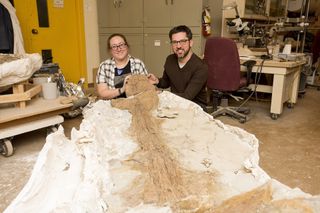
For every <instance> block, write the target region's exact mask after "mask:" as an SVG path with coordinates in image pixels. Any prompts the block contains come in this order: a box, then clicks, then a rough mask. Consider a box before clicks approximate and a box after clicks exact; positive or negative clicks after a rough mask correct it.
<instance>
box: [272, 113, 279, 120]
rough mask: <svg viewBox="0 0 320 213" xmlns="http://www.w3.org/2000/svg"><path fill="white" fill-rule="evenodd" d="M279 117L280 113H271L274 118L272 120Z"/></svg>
mask: <svg viewBox="0 0 320 213" xmlns="http://www.w3.org/2000/svg"><path fill="white" fill-rule="evenodd" d="M278 117H279V115H278V114H275V113H271V118H272V120H277V119H278Z"/></svg>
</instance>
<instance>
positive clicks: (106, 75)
mask: <svg viewBox="0 0 320 213" xmlns="http://www.w3.org/2000/svg"><path fill="white" fill-rule="evenodd" d="M129 62H130V68H131V73H132V74H141V75H147V74H148V71H147V69H146V68H145V65H144V63H143V62H142V61H141V60H140V59H137V58H134V57H132V56H130V55H129ZM115 68H116V62H115V60H114V58H111V59H107V60H105V61H104V62H102V63H101V64H100V66H99V70H98V74H97V76H96V82H97V84H100V83H106V84H107V85H108V87H109V88H110V89H114V88H115V86H114V76H115Z"/></svg>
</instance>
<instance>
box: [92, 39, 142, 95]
mask: <svg viewBox="0 0 320 213" xmlns="http://www.w3.org/2000/svg"><path fill="white" fill-rule="evenodd" d="M107 42H108V44H107V45H108V50H109V51H110V54H111V56H112V57H111V58H109V59H107V60H105V61H103V62H102V63H101V64H100V66H99V70H98V72H97V76H96V82H97V92H98V95H99V96H100V97H101V98H103V99H108V100H109V99H112V98H118V97H125V95H124V93H125V90H126V84H125V82H126V80H127V79H128V77H129V76H130V75H131V74H142V75H147V74H148V71H147V70H146V68H145V65H144V63H143V62H142V61H141V60H140V59H137V58H134V57H132V56H131V55H129V44H128V42H127V39H126V38H125V36H124V35H122V34H118V33H116V34H112V35H111V36H110V37H109V38H108V41H107Z"/></svg>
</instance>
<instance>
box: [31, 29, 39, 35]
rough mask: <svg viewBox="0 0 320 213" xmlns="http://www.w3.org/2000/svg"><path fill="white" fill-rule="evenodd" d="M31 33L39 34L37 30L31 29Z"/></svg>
mask: <svg viewBox="0 0 320 213" xmlns="http://www.w3.org/2000/svg"><path fill="white" fill-rule="evenodd" d="M31 33H32V34H35V35H37V34H38V33H39V32H38V30H37V29H32V30H31Z"/></svg>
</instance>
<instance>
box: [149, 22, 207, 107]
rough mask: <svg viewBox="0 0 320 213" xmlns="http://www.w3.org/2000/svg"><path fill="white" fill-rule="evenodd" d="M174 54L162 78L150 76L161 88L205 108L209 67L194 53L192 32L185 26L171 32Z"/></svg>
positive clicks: (169, 57)
mask: <svg viewBox="0 0 320 213" xmlns="http://www.w3.org/2000/svg"><path fill="white" fill-rule="evenodd" d="M169 38H170V41H171V48H172V51H173V54H171V55H169V56H168V57H167V59H166V62H165V64H164V72H163V75H162V78H160V79H158V78H157V77H155V76H154V75H153V74H149V75H148V78H149V81H151V80H152V81H153V83H154V84H156V85H157V87H159V88H163V89H165V88H169V87H170V89H171V92H172V93H174V94H176V95H179V96H181V97H183V98H186V99H188V100H191V101H193V102H195V103H197V104H199V105H200V106H202V107H204V106H205V103H206V91H205V87H206V82H207V77H208V67H207V65H206V64H205V63H204V62H203V61H202V60H201V59H200V58H199V57H198V56H197V55H196V54H194V53H193V52H192V49H191V47H192V45H193V41H192V32H191V30H190V28H189V27H187V26H185V25H181V26H177V27H174V28H172V29H171V30H170V32H169Z"/></svg>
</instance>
